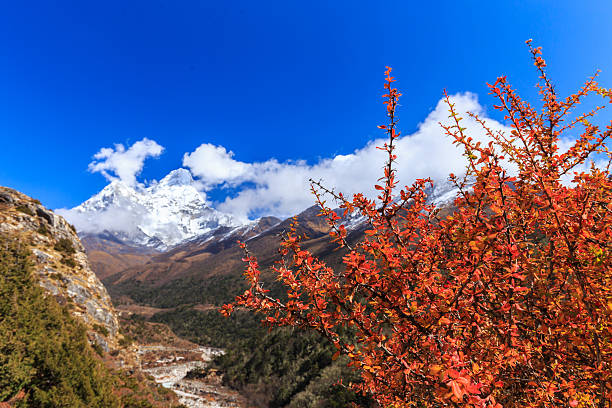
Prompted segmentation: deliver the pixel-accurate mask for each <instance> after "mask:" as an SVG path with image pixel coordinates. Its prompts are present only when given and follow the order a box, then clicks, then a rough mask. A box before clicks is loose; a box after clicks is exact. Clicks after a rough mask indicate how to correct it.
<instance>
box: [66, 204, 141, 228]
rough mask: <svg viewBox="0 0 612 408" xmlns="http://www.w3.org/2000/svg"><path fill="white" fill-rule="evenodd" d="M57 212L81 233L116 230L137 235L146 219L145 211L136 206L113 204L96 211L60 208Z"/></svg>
mask: <svg viewBox="0 0 612 408" xmlns="http://www.w3.org/2000/svg"><path fill="white" fill-rule="evenodd" d="M55 212H56V213H57V214H59V215H61V216H62V217H64V218H66V219H67V220H69V221H70V222H71V223H72V224H73V225H74V226H75V227H76V228H77V230H78V231H79V233H100V232H102V231H114V232H119V233H125V234H126V235H135V234H136V235H137V234H139V233H140V234H142V232H140V230H139V226H140V225H142V224H143V223H144V222H145V221H146V218H145V215H144V214H143V213H144V211H139V209H138V208H134V206H132V207H129V208H126V207H121V206H117V205H112V206H110V207H108V208H105V209H104V210H102V211H97V212H95V213H92V212H83V211H78V210H77V209H74V208H73V209H67V208H59V209H56V210H55Z"/></svg>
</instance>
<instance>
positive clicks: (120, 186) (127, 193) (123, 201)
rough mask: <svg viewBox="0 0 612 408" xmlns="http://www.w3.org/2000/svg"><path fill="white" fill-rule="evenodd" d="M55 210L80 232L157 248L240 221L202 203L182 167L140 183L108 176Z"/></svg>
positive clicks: (190, 178) (238, 224) (189, 175)
mask: <svg viewBox="0 0 612 408" xmlns="http://www.w3.org/2000/svg"><path fill="white" fill-rule="evenodd" d="M59 212H60V213H61V214H62V215H64V216H65V217H66V218H67V219H68V220H69V221H71V222H72V223H73V224H74V225H75V226H76V228H77V230H78V231H79V233H82V234H84V235H87V234H104V235H105V236H109V235H110V236H112V237H114V238H117V239H120V240H121V241H123V242H124V243H126V244H131V245H138V246H147V247H153V248H157V249H160V250H165V249H167V248H169V247H172V246H174V245H176V244H179V243H181V242H184V241H186V240H189V239H193V238H194V237H197V236H200V235H203V234H206V233H209V232H211V231H213V230H215V229H218V228H220V227H231V228H235V227H239V226H242V225H243V224H244V223H241V222H239V221H238V220H236V219H235V218H234V217H232V216H231V215H229V214H225V213H222V212H220V211H217V210H215V209H213V208H211V207H210V206H208V205H207V203H206V200H205V199H204V197H203V196H202V195H201V194H200V193H199V192H198V190H197V189H196V187H195V182H194V180H193V178H192V177H191V173H190V172H189V171H188V170H186V169H177V170H174V171H172V172H170V173H169V174H168V175H167V176H166V177H164V178H163V179H162V180H161V181H159V182H156V183H153V184H152V185H150V186H149V187H146V188H145V187H131V186H129V185H127V184H125V183H123V182H121V181H118V180H115V181H112V182H111V183H110V184H109V185H107V186H106V187H104V189H102V191H100V192H99V193H98V194H96V195H94V196H93V197H91V198H90V199H88V200H87V201H85V202H84V203H82V204H81V205H79V206H77V207H75V208H73V209H71V210H60V211H59Z"/></svg>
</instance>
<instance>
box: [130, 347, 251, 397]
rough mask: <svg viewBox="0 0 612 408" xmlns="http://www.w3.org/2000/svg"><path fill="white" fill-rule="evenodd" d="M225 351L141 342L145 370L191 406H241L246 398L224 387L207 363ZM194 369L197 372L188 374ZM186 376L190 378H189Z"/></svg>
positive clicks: (138, 348)
mask: <svg viewBox="0 0 612 408" xmlns="http://www.w3.org/2000/svg"><path fill="white" fill-rule="evenodd" d="M222 352H223V351H222V350H219V349H215V348H210V347H195V348H193V347H188V348H183V347H169V346H162V345H139V346H137V353H138V355H139V356H140V364H141V368H142V371H144V372H145V373H147V374H149V375H151V376H152V377H153V378H154V379H155V381H156V382H157V383H159V384H162V385H163V386H164V387H166V388H169V389H171V390H172V391H174V392H175V393H176V394H177V395H178V396H179V400H180V402H181V403H182V404H184V405H185V406H187V407H190V408H230V407H231V408H242V407H245V406H246V404H245V402H244V399H243V398H242V397H240V395H239V394H238V393H236V392H235V391H233V390H231V389H229V388H226V387H223V386H222V385H221V378H220V377H219V376H218V375H217V373H216V372H215V371H214V370H208V369H207V366H208V362H210V360H211V359H212V358H214V357H215V356H216V355H219V354H221V353H222ZM189 372H191V373H192V374H193V373H197V374H196V375H191V376H187V374H188V373H189ZM186 376H187V377H188V378H186Z"/></svg>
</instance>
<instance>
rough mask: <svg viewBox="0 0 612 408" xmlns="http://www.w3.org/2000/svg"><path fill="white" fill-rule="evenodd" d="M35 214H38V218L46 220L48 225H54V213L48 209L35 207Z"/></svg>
mask: <svg viewBox="0 0 612 408" xmlns="http://www.w3.org/2000/svg"><path fill="white" fill-rule="evenodd" d="M36 215H38V216H39V217H40V218H43V219H45V220H47V222H48V223H49V225H51V226H54V225H55V214H53V213H51V212H50V211H47V210H45V209H44V208H43V207H40V206H39V207H37V208H36Z"/></svg>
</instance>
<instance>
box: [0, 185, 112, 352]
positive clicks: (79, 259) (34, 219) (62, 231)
mask: <svg viewBox="0 0 612 408" xmlns="http://www.w3.org/2000/svg"><path fill="white" fill-rule="evenodd" d="M0 234H2V235H6V236H8V237H9V238H11V239H14V240H17V241H18V242H20V243H22V244H25V245H27V246H28V247H29V248H30V250H31V252H32V254H33V257H32V264H33V265H34V270H35V271H36V275H37V278H38V282H39V284H40V285H41V286H42V287H43V288H44V289H45V290H46V292H47V293H49V294H50V295H52V296H54V297H55V298H56V299H57V300H58V301H59V302H60V304H67V305H68V307H69V308H70V310H71V312H72V313H73V315H75V316H77V317H78V318H79V319H80V320H82V321H83V322H84V323H85V325H86V326H87V328H88V337H89V339H90V341H92V342H94V343H95V344H97V345H99V346H100V347H101V348H102V349H103V350H105V351H107V352H109V351H112V350H115V349H117V348H118V338H119V323H118V320H117V316H116V314H115V311H114V309H113V307H112V304H111V300H110V297H109V296H108V293H107V292H106V289H105V288H104V286H103V285H102V283H101V282H100V280H99V279H98V278H97V277H96V275H95V274H94V273H93V272H92V270H91V267H90V265H89V262H88V260H87V256H86V254H85V250H84V248H83V245H82V244H81V241H80V240H79V238H78V237H77V234H76V231H75V229H74V227H73V226H72V225H70V224H69V223H68V222H67V221H66V220H65V219H64V218H62V217H60V216H59V215H56V214H55V213H53V212H52V211H50V210H48V209H47V208H45V207H43V206H42V205H41V204H40V202H38V200H35V199H32V198H30V197H28V196H26V195H24V194H22V193H19V192H17V191H15V190H13V189H10V188H6V187H0Z"/></svg>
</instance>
